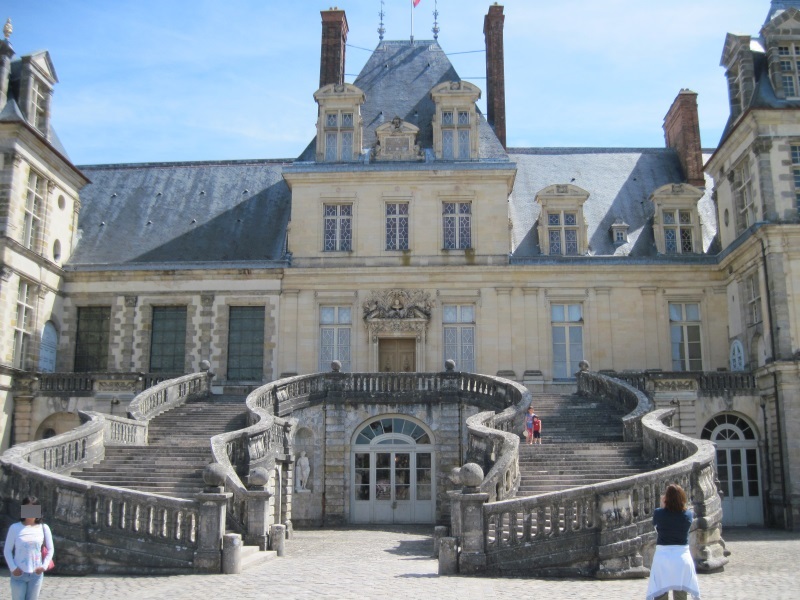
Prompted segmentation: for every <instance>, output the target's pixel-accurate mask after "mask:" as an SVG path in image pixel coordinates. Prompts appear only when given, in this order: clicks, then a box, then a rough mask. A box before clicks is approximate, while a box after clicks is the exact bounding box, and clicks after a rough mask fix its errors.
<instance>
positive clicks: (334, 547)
mask: <svg viewBox="0 0 800 600" xmlns="http://www.w3.org/2000/svg"><path fill="white" fill-rule="evenodd" d="M432 535H433V527H408V528H405V527H404V528H392V529H389V530H379V529H372V528H362V529H355V528H347V529H309V530H295V533H294V536H293V537H292V539H291V540H289V541H287V544H286V549H287V553H286V556H285V557H283V558H278V559H274V560H271V561H267V562H265V563H262V564H260V565H258V566H254V567H250V568H248V569H246V570H244V572H243V573H242V574H240V575H175V576H164V577H147V576H137V577H133V576H131V577H123V576H104V575H89V576H84V577H65V576H57V575H53V576H47V577H46V580H45V583H44V586H43V588H42V594H41V596H40V599H41V600H71V599H78V600H85V599H86V598H103V599H104V600H151V599H152V600H156V599H159V600H161V599H163V598H170V599H175V600H180V599H183V598H187V599H193V600H196V599H199V598H236V599H242V600H247V599H250V598H258V599H263V598H286V599H295V598H297V599H304V598H308V599H312V598H313V599H315V600H318V599H320V598H335V599H337V600H343V599H351V598H352V599H356V598H358V599H364V600H370V599H375V600H378V599H380V600H386V599H388V598H414V599H417V598H419V599H424V598H436V599H437V600H440V599H441V600H447V599H454V600H472V599H476V600H477V599H481V600H483V599H493V598H499V599H504V598H508V599H511V598H514V599H515V600H519V599H521V598H526V599H534V598H546V599H547V600H562V599H563V600H567V599H569V600H608V599H609V598H618V599H620V600H628V599H641V598H644V596H645V591H646V589H647V580H645V579H637V580H624V581H599V580H594V579H552V578H519V577H518V578H502V577H462V576H449V577H440V576H439V575H437V571H438V564H437V562H436V560H434V559H433V558H432V557H431V553H432V550H433V540H432ZM724 535H725V539H726V542H727V547H728V549H729V550H730V551H731V552H732V554H731V557H730V558H731V560H730V563H729V564H728V566H727V567H726V568H725V570H724V571H723V572H721V573H716V574H711V575H701V576H700V588H701V591H702V594H703V596H702V597H703V600H753V599H754V598H763V599H764V600H790V599H791V600H794V599H795V598H797V597H798V591H797V587H798V577H797V568H796V565H795V563H794V561H793V560H787V559H790V557H792V556H800V535H798V534H796V533H789V532H785V531H778V530H768V529H754V528H742V529H729V530H726V531H725V534H724ZM56 550H57V549H56ZM56 560H58V557H57V555H56ZM4 575H5V577H6V578H7V577H8V571H5V573H4ZM7 592H8V580H7V579H6V581H4V582H2V585H0V598H6V597H8V596H7Z"/></svg>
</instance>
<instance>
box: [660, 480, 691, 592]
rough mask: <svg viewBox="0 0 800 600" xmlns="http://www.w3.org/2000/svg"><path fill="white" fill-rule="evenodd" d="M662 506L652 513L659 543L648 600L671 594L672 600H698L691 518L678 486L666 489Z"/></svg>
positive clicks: (673, 485) (684, 494)
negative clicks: (692, 550) (691, 545)
mask: <svg viewBox="0 0 800 600" xmlns="http://www.w3.org/2000/svg"><path fill="white" fill-rule="evenodd" d="M661 506H662V507H661V508H657V509H656V510H655V511H654V512H653V525H654V526H655V528H656V531H657V532H658V541H656V553H655V555H654V556H653V565H652V566H651V567H650V583H649V585H648V586H647V600H668V596H669V591H670V590H672V598H673V600H686V597H687V594H691V595H692V598H694V599H695V600H699V598H700V587H699V586H698V585H697V573H696V572H695V570H694V559H693V558H692V553H691V551H690V550H689V528H690V527H691V525H692V520H693V519H694V515H693V514H692V511H690V510H688V509H687V508H686V492H684V491H683V488H682V487H681V486H679V485H678V484H671V485H669V486H667V492H666V493H665V494H664V496H662V498H661Z"/></svg>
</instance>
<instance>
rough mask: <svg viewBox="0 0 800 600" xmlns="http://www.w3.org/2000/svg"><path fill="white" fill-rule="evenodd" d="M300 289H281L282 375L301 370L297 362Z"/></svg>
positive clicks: (280, 361) (279, 355)
mask: <svg viewBox="0 0 800 600" xmlns="http://www.w3.org/2000/svg"><path fill="white" fill-rule="evenodd" d="M299 296H300V291H299V290H282V291H281V313H282V315H281V323H282V325H281V327H282V331H281V337H280V339H281V351H280V352H279V353H278V361H279V367H278V373H280V377H287V376H288V374H290V373H291V374H292V375H296V374H297V373H298V372H299V369H298V364H297V337H298V335H299V333H298V332H299V331H300V328H299V326H300V323H299V317H298V301H299Z"/></svg>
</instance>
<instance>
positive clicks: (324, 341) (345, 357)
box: [319, 306, 353, 372]
mask: <svg viewBox="0 0 800 600" xmlns="http://www.w3.org/2000/svg"><path fill="white" fill-rule="evenodd" d="M352 323H353V309H352V308H351V307H349V306H320V308H319V326H320V336H319V340H320V342H319V343H320V347H319V370H320V372H325V371H330V370H331V363H332V362H333V361H334V360H338V361H339V362H340V363H342V371H345V372H347V371H351V370H352V365H351V357H350V337H351V336H350V333H351V327H352Z"/></svg>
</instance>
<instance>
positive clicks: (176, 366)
mask: <svg viewBox="0 0 800 600" xmlns="http://www.w3.org/2000/svg"><path fill="white" fill-rule="evenodd" d="M150 340H151V341H150V372H152V373H183V372H184V364H185V361H186V358H185V357H186V307H185V306H154V307H153V328H152V333H151V336H150Z"/></svg>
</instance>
